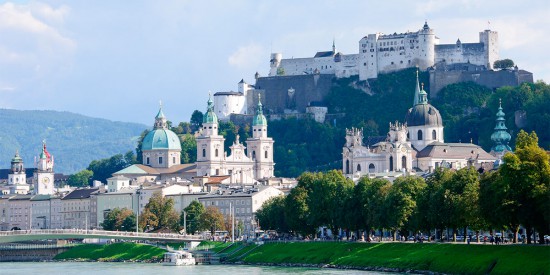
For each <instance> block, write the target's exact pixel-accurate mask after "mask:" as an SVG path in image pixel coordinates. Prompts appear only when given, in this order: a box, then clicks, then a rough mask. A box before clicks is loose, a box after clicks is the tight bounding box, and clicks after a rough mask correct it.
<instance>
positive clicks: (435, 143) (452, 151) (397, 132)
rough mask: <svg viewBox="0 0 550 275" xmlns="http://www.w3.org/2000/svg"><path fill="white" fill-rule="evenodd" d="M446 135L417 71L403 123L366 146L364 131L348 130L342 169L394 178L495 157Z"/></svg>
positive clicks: (349, 173) (353, 175) (356, 175)
mask: <svg viewBox="0 0 550 275" xmlns="http://www.w3.org/2000/svg"><path fill="white" fill-rule="evenodd" d="M443 134H444V133H443V121H442V119H441V115H440V114H439V111H438V110H437V109H436V108H435V107H434V106H432V105H430V104H429V103H428V97H427V93H426V91H424V87H422V89H420V85H419V83H418V74H417V76H416V89H415V94H414V100H413V107H412V108H410V109H409V110H408V111H407V116H406V121H405V123H404V124H400V123H399V122H396V123H395V124H392V123H390V131H389V133H388V135H387V137H386V138H385V140H383V141H380V142H378V143H375V144H373V145H372V147H369V146H364V145H363V132H362V130H360V129H354V128H352V129H351V130H346V144H345V145H344V147H343V152H342V155H343V160H342V170H343V171H344V174H345V175H346V176H347V177H350V178H354V179H358V178H360V177H361V176H364V175H367V176H369V177H392V178H395V177H399V176H403V175H407V174H410V173H412V172H415V171H423V172H431V171H433V169H435V168H437V167H440V166H443V167H448V168H454V169H460V168H464V167H468V166H476V167H480V166H482V165H483V164H485V163H493V162H494V161H495V160H496V158H495V157H493V156H491V155H490V154H488V153H487V152H485V151H484V150H483V149H482V148H481V147H480V146H478V145H474V144H467V143H444V140H443Z"/></svg>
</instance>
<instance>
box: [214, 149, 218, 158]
mask: <svg viewBox="0 0 550 275" xmlns="http://www.w3.org/2000/svg"><path fill="white" fill-rule="evenodd" d="M215 155H216V157H218V149H216V151H215Z"/></svg>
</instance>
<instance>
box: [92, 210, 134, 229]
mask: <svg viewBox="0 0 550 275" xmlns="http://www.w3.org/2000/svg"><path fill="white" fill-rule="evenodd" d="M101 226H102V227H103V229H104V230H111V231H135V230H136V216H135V215H134V212H133V211H132V210H130V209H128V208H115V209H113V210H111V211H110V212H109V213H108V214H107V216H106V217H105V220H103V222H102V223H101Z"/></svg>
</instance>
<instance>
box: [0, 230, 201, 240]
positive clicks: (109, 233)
mask: <svg viewBox="0 0 550 275" xmlns="http://www.w3.org/2000/svg"><path fill="white" fill-rule="evenodd" d="M17 235H85V236H102V237H103V236H105V237H115V238H116V237H133V238H145V239H147V238H148V239H178V240H197V241H199V240H202V239H203V238H202V236H200V235H181V234H174V233H144V232H139V233H138V232H128V231H108V230H97V229H89V230H86V229H33V230H13V231H0V237H2V236H17Z"/></svg>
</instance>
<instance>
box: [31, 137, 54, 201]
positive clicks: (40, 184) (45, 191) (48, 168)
mask: <svg viewBox="0 0 550 275" xmlns="http://www.w3.org/2000/svg"><path fill="white" fill-rule="evenodd" d="M53 164H54V161H53V156H52V155H50V153H49V152H48V150H47V149H46V142H43V144H42V153H40V156H39V159H38V163H37V165H36V171H35V172H34V176H33V183H34V194H38V195H52V194H54V193H55V190H54V172H53Z"/></svg>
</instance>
